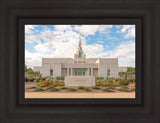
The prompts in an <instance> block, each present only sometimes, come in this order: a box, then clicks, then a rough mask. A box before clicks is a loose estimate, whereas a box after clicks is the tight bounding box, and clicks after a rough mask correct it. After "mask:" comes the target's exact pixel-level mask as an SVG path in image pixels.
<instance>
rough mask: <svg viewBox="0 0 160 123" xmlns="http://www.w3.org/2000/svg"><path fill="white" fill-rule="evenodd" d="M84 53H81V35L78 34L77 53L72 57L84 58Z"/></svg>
mask: <svg viewBox="0 0 160 123" xmlns="http://www.w3.org/2000/svg"><path fill="white" fill-rule="evenodd" d="M85 57H86V55H85V54H83V50H82V46H81V35H80V34H79V45H78V50H77V53H76V54H75V56H74V58H85Z"/></svg>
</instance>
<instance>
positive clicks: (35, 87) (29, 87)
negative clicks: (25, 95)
mask: <svg viewBox="0 0 160 123" xmlns="http://www.w3.org/2000/svg"><path fill="white" fill-rule="evenodd" d="M34 88H36V87H34V86H33V87H29V88H28V89H34Z"/></svg>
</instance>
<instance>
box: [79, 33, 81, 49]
mask: <svg viewBox="0 0 160 123" xmlns="http://www.w3.org/2000/svg"><path fill="white" fill-rule="evenodd" d="M79 48H81V34H79Z"/></svg>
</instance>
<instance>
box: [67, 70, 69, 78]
mask: <svg viewBox="0 0 160 123" xmlns="http://www.w3.org/2000/svg"><path fill="white" fill-rule="evenodd" d="M67 76H69V68H67Z"/></svg>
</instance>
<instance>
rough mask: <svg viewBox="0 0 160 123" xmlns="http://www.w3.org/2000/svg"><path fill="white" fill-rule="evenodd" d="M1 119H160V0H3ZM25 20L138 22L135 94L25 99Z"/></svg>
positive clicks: (26, 120) (155, 120) (89, 22)
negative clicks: (116, 97) (86, 97)
mask: <svg viewBox="0 0 160 123" xmlns="http://www.w3.org/2000/svg"><path fill="white" fill-rule="evenodd" d="M0 8H1V11H0V12H1V13H0V14H1V15H0V18H1V23H0V24H1V28H0V29H1V31H0V43H1V44H0V47H1V48H0V50H1V51H0V54H1V56H2V57H1V58H2V59H1V74H0V75H1V77H0V79H1V81H0V82H1V88H0V95H1V96H0V97H1V98H0V104H1V105H0V106H1V107H0V111H1V112H0V114H1V115H0V116H1V117H0V120H1V121H2V123H3V122H4V123H6V122H16V123H18V122H20V123H22V122H27V123H29V122H40V123H43V122H45V123H46V122H47V123H49V122H83V123H84V122H87V123H88V122H122V123H124V122H127V123H131V122H134V123H135V122H150V123H152V122H155V123H158V122H160V118H159V114H160V105H159V104H160V98H159V97H160V96H159V94H160V92H159V87H160V84H159V80H160V79H159V73H160V72H159V68H160V66H159V63H160V59H159V49H160V47H159V46H160V45H159V40H160V36H159V32H160V1H159V0H153V1H149V0H129V1H125V0H122V1H117V0H112V1H105V0H100V1H95V0H92V1H78V0H75V1H73V0H69V1H63V0H59V1H57V0H54V1H50V0H46V1H41V0H39V1H35V0H34V1H26V0H12V1H11V0H7V1H5V0H1V7H0ZM25 24H135V25H136V98H135V99H25V98H24V25H25Z"/></svg>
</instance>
